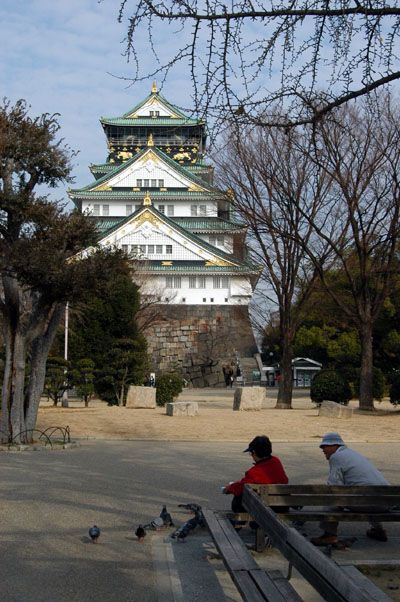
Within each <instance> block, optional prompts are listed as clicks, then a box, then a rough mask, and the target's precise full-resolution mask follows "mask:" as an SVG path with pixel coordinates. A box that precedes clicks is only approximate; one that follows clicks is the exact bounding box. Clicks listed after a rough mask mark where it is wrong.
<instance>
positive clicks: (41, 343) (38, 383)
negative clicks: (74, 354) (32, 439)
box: [25, 305, 64, 429]
mask: <svg viewBox="0 0 400 602" xmlns="http://www.w3.org/2000/svg"><path fill="white" fill-rule="evenodd" d="M63 312H64V305H56V306H54V307H53V308H51V310H50V315H49V317H48V320H47V324H46V328H45V330H44V333H43V334H42V335H41V336H38V337H36V339H34V341H33V343H32V347H31V374H30V378H29V384H28V389H27V392H26V406H25V420H26V427H27V428H28V429H34V428H35V427H36V421H37V413H38V410H39V403H40V397H41V395H42V393H43V388H44V381H45V378H46V362H47V357H48V355H49V352H50V348H51V346H52V344H53V341H54V337H55V335H56V332H57V327H58V325H59V323H60V321H61V318H62V316H63Z"/></svg>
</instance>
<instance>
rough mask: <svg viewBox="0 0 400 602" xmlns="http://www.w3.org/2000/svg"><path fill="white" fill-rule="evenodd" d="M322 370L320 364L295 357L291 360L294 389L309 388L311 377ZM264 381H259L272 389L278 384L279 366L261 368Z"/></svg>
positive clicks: (307, 358) (305, 358)
mask: <svg viewBox="0 0 400 602" xmlns="http://www.w3.org/2000/svg"><path fill="white" fill-rule="evenodd" d="M321 368H322V364H321V363H320V362H316V361H315V360H312V359H310V358H309V357H295V358H294V359H293V360H292V374H293V386H294V387H310V386H311V381H312V379H313V377H314V376H315V375H316V374H317V372H319V371H320V370H321ZM263 372H264V374H265V379H263V378H262V379H261V380H262V381H264V382H265V383H266V385H267V386H269V387H274V386H277V385H278V384H279V379H280V369H279V364H276V365H275V366H263Z"/></svg>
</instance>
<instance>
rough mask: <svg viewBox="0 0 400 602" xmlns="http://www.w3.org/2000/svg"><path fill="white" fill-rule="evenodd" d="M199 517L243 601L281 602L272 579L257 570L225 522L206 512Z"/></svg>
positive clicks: (252, 559)
mask: <svg viewBox="0 0 400 602" xmlns="http://www.w3.org/2000/svg"><path fill="white" fill-rule="evenodd" d="M203 515H204V518H205V521H206V523H207V526H208V528H209V531H210V533H211V536H212V539H213V541H214V543H215V546H216V548H217V550H218V551H219V552H220V554H221V556H222V559H223V561H224V564H225V566H226V568H227V569H228V572H229V574H230V575H231V577H232V579H233V581H234V583H235V585H236V587H237V588H238V590H239V592H240V594H241V596H242V598H243V600H246V601H247V602H285V600H286V598H285V596H284V595H283V594H282V593H281V591H280V589H279V588H278V587H277V585H276V584H275V582H274V581H273V579H271V578H270V577H269V576H268V575H267V574H266V573H265V571H263V570H262V569H260V567H259V566H258V564H257V562H256V561H255V560H254V558H253V557H252V556H251V555H250V554H249V552H248V550H247V548H246V547H245V545H244V543H243V542H242V540H241V539H240V537H239V535H238V534H237V533H236V532H235V529H234V528H233V526H232V525H231V523H230V522H229V520H227V519H226V518H224V517H221V516H218V515H217V514H216V513H214V512H212V511H211V510H208V509H204V510H203ZM289 585H290V584H289Z"/></svg>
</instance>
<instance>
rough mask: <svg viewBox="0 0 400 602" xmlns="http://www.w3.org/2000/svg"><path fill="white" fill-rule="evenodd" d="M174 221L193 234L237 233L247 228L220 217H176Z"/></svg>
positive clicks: (244, 225)
mask: <svg viewBox="0 0 400 602" xmlns="http://www.w3.org/2000/svg"><path fill="white" fill-rule="evenodd" d="M174 221H175V222H176V223H178V224H179V225H180V226H182V228H185V230H191V231H192V232H197V233H199V234H200V233H203V232H214V231H215V232H228V231H229V232H237V231H238V230H243V229H245V228H247V226H246V224H239V223H237V222H231V221H228V220H225V219H222V218H220V217H203V218H200V217H174Z"/></svg>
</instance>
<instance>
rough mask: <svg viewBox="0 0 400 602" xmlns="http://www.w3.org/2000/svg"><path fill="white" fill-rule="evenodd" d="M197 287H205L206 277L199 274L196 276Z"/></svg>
mask: <svg viewBox="0 0 400 602" xmlns="http://www.w3.org/2000/svg"><path fill="white" fill-rule="evenodd" d="M197 288H206V277H205V276H199V277H198V278H197Z"/></svg>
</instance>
